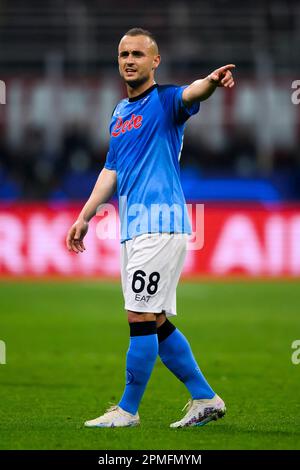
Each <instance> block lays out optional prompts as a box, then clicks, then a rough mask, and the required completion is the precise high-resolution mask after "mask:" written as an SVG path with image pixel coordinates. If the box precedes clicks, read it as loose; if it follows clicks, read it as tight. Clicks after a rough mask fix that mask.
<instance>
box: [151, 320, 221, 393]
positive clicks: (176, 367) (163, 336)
mask: <svg viewBox="0 0 300 470" xmlns="http://www.w3.org/2000/svg"><path fill="white" fill-rule="evenodd" d="M157 335H158V341H159V356H160V358H161V360H162V362H163V363H164V364H165V366H167V368H168V369H169V370H170V371H171V372H173V374H175V375H176V377H177V378H178V379H179V380H181V382H183V383H184V384H185V386H186V387H187V389H188V390H189V392H190V394H191V395H192V399H193V400H195V399H201V398H212V397H213V396H214V395H215V392H214V391H213V389H212V388H211V387H210V386H209V384H208V383H207V381H206V379H205V377H204V375H203V374H202V372H201V370H200V369H199V367H198V364H197V362H196V359H195V358H194V356H193V353H192V350H191V347H190V344H189V342H188V341H187V339H186V338H185V336H184V335H183V334H182V333H181V332H180V331H179V330H178V329H177V328H175V326H174V325H173V324H172V323H171V322H170V321H169V320H166V321H165V323H163V324H162V325H161V326H160V327H159V328H158V330H157Z"/></svg>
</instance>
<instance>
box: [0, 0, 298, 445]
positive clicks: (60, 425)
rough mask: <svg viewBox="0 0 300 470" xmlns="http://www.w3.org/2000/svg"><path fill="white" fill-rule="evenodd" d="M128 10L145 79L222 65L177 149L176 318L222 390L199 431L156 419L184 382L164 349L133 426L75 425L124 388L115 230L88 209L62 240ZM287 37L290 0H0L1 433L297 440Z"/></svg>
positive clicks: (292, 73) (180, 399)
mask: <svg viewBox="0 0 300 470" xmlns="http://www.w3.org/2000/svg"><path fill="white" fill-rule="evenodd" d="M135 26H141V27H144V28H146V29H149V30H151V31H152V32H153V33H154V34H155V35H156V37H157V40H158V43H159V46H160V51H161V54H162V64H161V66H160V69H159V72H158V75H157V81H158V83H175V84H185V83H189V82H191V81H193V80H194V79H197V78H199V77H204V76H206V75H207V74H208V73H209V72H211V71H212V70H214V69H215V68H217V67H219V66H221V65H224V64H227V63H235V64H236V67H237V68H236V71H235V76H236V86H235V87H234V89H233V90H222V89H219V90H217V91H216V93H215V94H214V95H213V96H212V97H211V98H210V99H209V100H208V101H207V102H204V103H203V104H202V105H201V108H202V109H201V112H200V113H199V114H198V115H197V116H196V117H194V118H193V119H191V120H190V122H189V123H188V125H187V129H186V134H185V144H184V150H183V153H182V157H181V166H182V183H183V188H184V191H185V195H186V199H187V201H188V202H193V203H195V202H200V203H204V204H205V240H204V248H203V249H202V250H200V251H190V252H189V254H188V257H187V262H186V266H185V271H184V276H185V277H186V278H187V279H189V281H186V282H185V283H182V284H181V286H180V287H179V290H178V293H179V295H178V305H179V307H178V308H179V310H180V313H181V312H185V313H186V315H182V316H181V314H180V315H179V316H178V319H176V323H177V325H179V326H180V327H182V328H183V331H185V332H186V333H187V335H188V337H189V338H190V340H191V343H192V345H193V348H194V351H195V355H196V356H197V357H198V358H199V359H200V365H201V367H203V370H204V372H205V373H207V375H208V377H209V379H210V380H211V382H212V385H213V386H214V387H216V389H217V390H218V393H220V395H222V396H223V398H224V399H225V400H226V401H228V405H229V407H228V408H229V414H228V419H227V420H224V422H222V423H216V425H215V424H214V425H213V426H211V427H210V426H207V429H206V427H205V431H204V432H202V434H201V440H200V441H199V434H198V432H191V433H182V434H176V436H175V435H174V434H171V432H172V431H169V430H168V429H167V427H166V426H167V424H168V421H170V422H171V421H172V420H173V421H174V420H175V418H176V419H178V410H180V409H181V408H182V405H183V404H184V400H185V398H186V395H185V394H184V393H183V388H182V386H181V384H179V383H177V382H176V381H175V380H174V379H173V378H172V377H171V376H169V375H167V374H166V372H165V371H164V370H163V367H162V365H161V364H158V367H157V368H156V369H155V373H154V377H153V378H152V379H151V384H150V391H148V392H147V393H146V395H145V398H144V399H143V404H142V408H141V413H142V415H143V416H144V418H145V428H144V430H143V429H142V430H141V432H140V433H139V434H138V435H137V434H136V433H131V434H130V432H128V433H123V434H122V433H118V430H116V432H115V433H114V435H113V436H112V435H111V434H106V433H103V434H102V437H101V439H99V435H98V434H91V433H88V434H86V433H85V431H84V430H82V429H80V427H81V424H82V422H83V421H84V420H85V419H87V418H91V417H94V416H96V415H97V413H98V414H99V413H100V412H101V411H103V409H104V408H105V405H106V404H107V401H108V400H109V399H110V400H112V401H115V400H116V397H118V394H119V393H121V391H122V387H123V379H124V378H123V365H124V364H123V360H124V357H125V352H126V349H127V334H126V328H125V317H123V315H122V309H123V303H122V296H121V290H120V286H119V283H115V282H111V279H117V278H118V277H119V242H118V240H113V239H109V238H107V239H104V240H100V239H99V237H98V236H97V224H98V223H99V221H98V220H97V218H94V220H93V222H92V223H91V228H90V231H89V234H88V237H87V238H88V240H87V247H88V249H87V251H86V252H85V253H84V255H81V256H76V255H74V254H70V253H68V252H67V250H66V249H65V245H64V240H65V236H66V232H67V230H68V228H69V226H70V224H71V223H72V222H73V221H74V219H75V217H76V216H77V213H78V211H79V209H80V208H81V206H82V203H83V202H84V201H85V199H86V198H87V197H88V195H89V193H90V191H91V189H92V187H93V185H94V182H95V180H96V178H97V175H98V173H99V171H100V170H101V168H102V166H103V164H104V161H105V157H106V152H107V145H108V139H109V133H108V125H109V121H110V116H111V112H112V110H113V108H114V106H115V104H116V103H117V102H118V100H119V99H120V98H122V97H124V96H125V88H124V85H123V84H122V82H121V81H120V79H119V76H118V70H117V45H118V42H119V39H120V37H121V36H122V35H123V33H124V32H125V31H126V30H128V29H129V28H131V27H135ZM299 45H300V4H299V2H298V1H296V0H295V1H292V0H290V1H283V0H274V1H271V0H269V1H268V0H264V1H258V0H253V1H251V2H240V1H235V0H231V1H226V0H222V1H221V0H219V1H218V0H215V1H208V0H202V1H193V0H185V1H180V0H169V1H165V2H161V1H158V0H152V1H151V2H147V1H141V0H139V1H138V0H128V1H126V2H124V1H121V0H115V1H114V2H110V1H106V0H103V1H96V0H91V1H84V0H66V1H59V0H52V1H48V0H45V1H43V2H37V1H35V0H28V1H26V2H24V1H21V0H0V64H1V66H0V80H1V81H2V82H4V83H5V86H6V100H5V104H0V276H2V279H1V283H0V306H1V307H0V311H1V321H0V339H1V340H3V341H5V342H6V344H7V364H6V365H5V366H2V365H0V373H1V376H0V377H1V387H0V402H1V404H2V406H1V408H0V417H1V423H2V425H1V428H2V431H3V433H2V434H1V439H0V448H96V449H104V448H106V449H109V448H111V449H112V448H145V449H146V448H150V449H155V448H166V449H171V448H179V449H180V448H181V449H189V448H195V449H197V448H198V449H199V448H200V447H201V448H202V449H205V448H215V449H216V448H224V449H228V448H252V449H253V448H256V449H257V448H299V435H300V429H299V422H300V414H299V393H300V390H299V384H300V381H299V368H300V365H298V367H297V366H295V365H294V364H292V362H291V353H292V349H291V344H292V342H293V341H294V340H295V339H297V336H298V337H299V331H300V327H299V310H300V303H299V276H300V243H299V239H300V153H299V152H300V151H299V149H300V104H298V105H297V104H296V102H295V104H293V102H292V93H296V92H297V90H296V89H295V88H292V83H293V82H294V81H295V80H297V79H299V80H300V76H299V70H300V54H299ZM296 85H297V84H296ZM2 88H3V83H2ZM2 101H4V100H2ZM192 217H193V220H194V215H193V213H192ZM236 274H237V275H238V277H239V278H240V277H241V275H242V277H243V280H242V281H241V280H238V281H237V280H235V281H232V282H228V278H229V279H230V281H231V280H233V276H232V275H236ZM52 275H53V276H54V277H55V280H51V281H50V279H49V277H50V276H52ZM199 275H201V276H202V278H201V281H200V282H199V279H198V276H199ZM89 276H93V277H96V282H94V281H92V280H91V279H89ZM203 276H205V277H208V279H207V280H206V281H204V279H203ZM23 277H25V278H26V282H22V279H23ZM27 277H28V279H29V282H28V281H27ZM68 277H71V278H72V279H73V278H74V277H75V278H76V282H75V281H74V282H73V281H71V282H61V281H62V280H63V279H64V278H66V279H67V278H68ZM216 277H218V281H216ZM257 277H259V279H258V280H255V278H257ZM261 277H264V280H262V279H261ZM104 278H105V279H106V282H104ZM191 278H194V279H191ZM220 278H221V279H220ZM250 278H251V282H248V281H249V279H250ZM253 278H254V279H253ZM274 278H275V280H274ZM276 278H278V280H276ZM283 278H289V279H288V280H286V279H283ZM291 278H292V279H291ZM40 279H42V280H44V281H45V282H39V280H40ZM36 281H37V282H36ZM199 325H200V326H201V327H199ZM216 325H218V328H215V326H216ZM124 328H125V329H124ZM204 331H205V335H204V334H203V332H204ZM2 362H3V361H2ZM0 364H1V358H0ZM112 368H113V370H114V373H113V374H112V373H111V370H112ZM116 371H118V373H117V372H116ZM172 380H173V382H171V381H172ZM171 389H172V390H173V395H172V397H169V400H168V402H167V403H166V402H165V401H164V402H163V403H162V401H161V399H160V397H161V396H163V394H164V393H165V394H166V395H167V396H169V390H171ZM83 398H84V399H83ZM241 403H242V404H243V411H244V413H241ZM283 404H284V407H283ZM163 406H165V407H163ZM176 413H177V414H176ZM274 417H276V419H275V421H274ZM157 426H159V427H160V429H159V433H160V434H159V436H160V440H159V442H158V441H157V439H156V436H157ZM196 431H197V430H196ZM124 436H126V442H125V440H124ZM124 446H125V447H124ZM199 446H200V447H199Z"/></svg>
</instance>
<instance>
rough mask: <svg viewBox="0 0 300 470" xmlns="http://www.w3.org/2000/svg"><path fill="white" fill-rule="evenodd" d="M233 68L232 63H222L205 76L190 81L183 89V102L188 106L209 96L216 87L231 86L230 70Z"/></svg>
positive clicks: (232, 84) (232, 83)
mask: <svg viewBox="0 0 300 470" xmlns="http://www.w3.org/2000/svg"><path fill="white" fill-rule="evenodd" d="M234 68H235V65H234V64H228V65H224V66H223V67H220V68H219V69H216V70H214V71H213V72H212V73H210V74H209V75H208V76H207V77H206V78H203V79H201V80H196V81H195V82H193V83H191V85H189V86H188V87H186V88H185V89H184V90H183V93H182V101H183V103H184V104H185V105H186V106H188V107H189V106H191V105H192V104H194V103H197V102H199V101H204V100H206V99H207V98H209V97H210V95H212V94H213V92H214V91H215V89H216V88H217V87H224V88H232V87H233V86H234V79H233V76H232V72H231V70H232V69H234Z"/></svg>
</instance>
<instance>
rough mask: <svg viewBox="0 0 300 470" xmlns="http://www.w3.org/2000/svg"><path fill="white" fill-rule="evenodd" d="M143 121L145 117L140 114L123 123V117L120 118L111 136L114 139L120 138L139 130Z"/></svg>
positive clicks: (133, 115)
mask: <svg viewBox="0 0 300 470" xmlns="http://www.w3.org/2000/svg"><path fill="white" fill-rule="evenodd" d="M142 121H143V116H141V115H140V114H139V115H138V116H136V115H135V114H132V116H131V118H130V119H128V120H127V121H123V119H122V118H121V117H118V119H117V122H116V124H115V125H114V127H113V130H112V133H111V135H112V136H113V137H118V136H119V135H120V134H125V132H127V131H132V129H138V128H139V127H141V125H142Z"/></svg>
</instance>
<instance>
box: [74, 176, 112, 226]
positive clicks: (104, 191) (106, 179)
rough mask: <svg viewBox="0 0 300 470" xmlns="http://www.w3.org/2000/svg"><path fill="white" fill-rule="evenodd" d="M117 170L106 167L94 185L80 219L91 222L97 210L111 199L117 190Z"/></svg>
mask: <svg viewBox="0 0 300 470" xmlns="http://www.w3.org/2000/svg"><path fill="white" fill-rule="evenodd" d="M116 181H117V178H116V172H115V171H112V170H107V169H106V168H104V169H103V170H102V171H101V173H100V175H99V177H98V180H97V182H96V184H95V186H94V189H93V191H92V193H91V195H90V197H89V199H88V200H87V202H86V203H85V205H84V207H83V208H82V210H81V212H80V214H79V216H78V220H83V221H85V222H89V221H90V220H91V218H92V217H94V215H95V214H96V212H97V208H98V207H99V206H100V205H101V204H104V203H106V202H107V201H109V199H110V198H111V197H112V196H113V194H114V192H115V190H116Z"/></svg>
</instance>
